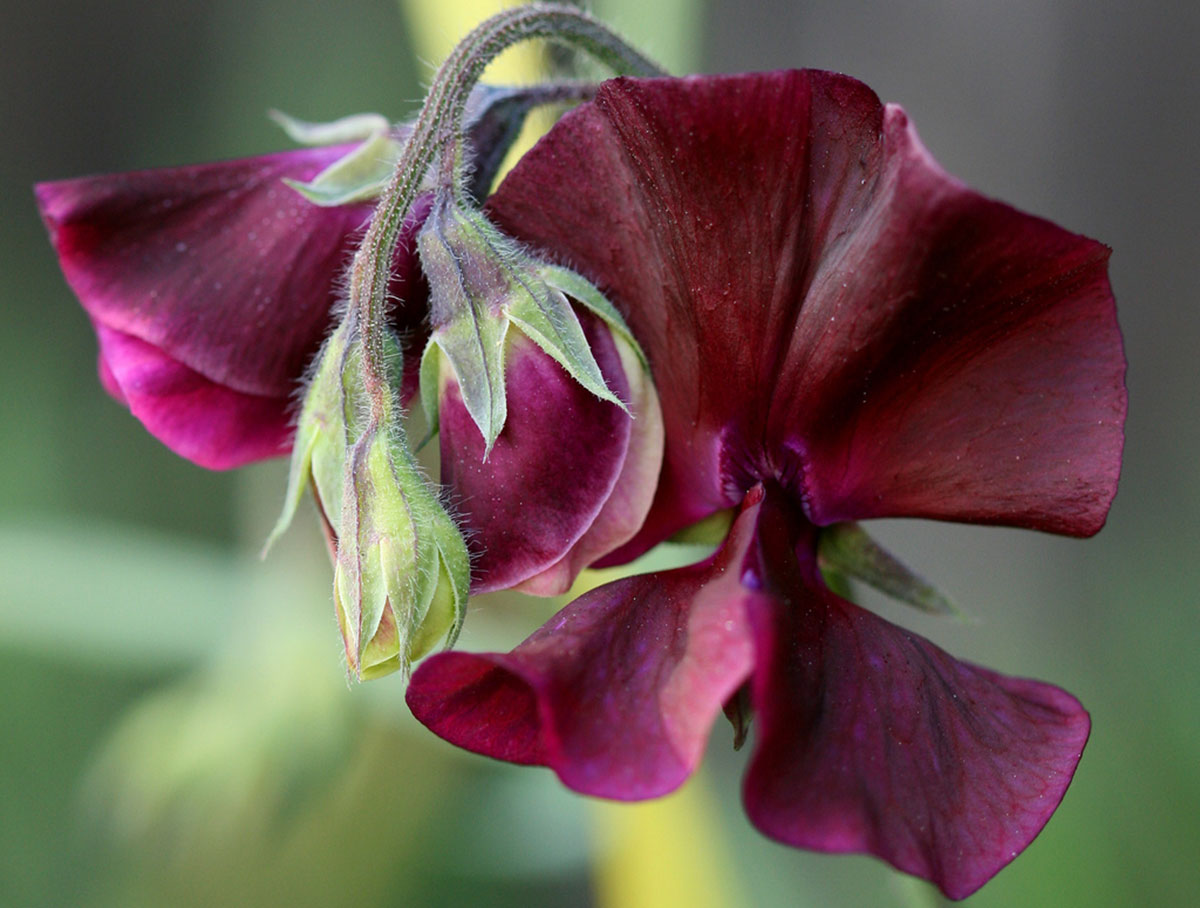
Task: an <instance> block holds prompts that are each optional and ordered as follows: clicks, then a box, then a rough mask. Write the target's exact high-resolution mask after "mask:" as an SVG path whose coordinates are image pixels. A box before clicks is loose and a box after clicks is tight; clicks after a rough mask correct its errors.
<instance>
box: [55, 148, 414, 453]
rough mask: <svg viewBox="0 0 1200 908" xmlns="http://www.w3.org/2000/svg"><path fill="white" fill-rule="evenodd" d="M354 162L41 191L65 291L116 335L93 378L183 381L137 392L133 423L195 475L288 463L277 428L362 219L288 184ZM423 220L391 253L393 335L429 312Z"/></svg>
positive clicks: (309, 155) (74, 184)
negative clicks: (196, 467)
mask: <svg viewBox="0 0 1200 908" xmlns="http://www.w3.org/2000/svg"><path fill="white" fill-rule="evenodd" d="M347 150H348V146H334V147H327V148H316V149H304V150H300V151H291V152H283V153H280V154H274V155H267V156H264V157H259V158H247V159H243V160H237V161H226V162H222V163H217V164H201V165H196V166H192V167H179V168H169V169H160V170H146V171H139V172H135V173H127V174H114V175H108V176H97V177H84V178H82V179H75V180H63V181H60V182H55V183H42V184H39V185H38V186H37V187H36V192H37V199H38V205H39V207H40V208H41V211H42V217H43V219H44V220H45V222H46V226H47V228H48V229H49V231H50V236H51V239H52V241H53V243H54V246H55V249H56V251H57V252H58V256H59V261H60V264H61V265H62V269H63V272H64V274H65V275H66V278H67V281H68V283H69V284H70V285H71V288H72V289H73V290H74V291H75V293H76V294H77V295H78V296H79V299H80V301H81V302H82V303H83V307H84V309H86V310H87V312H88V314H89V315H90V316H91V318H92V321H93V323H94V324H95V325H96V326H98V329H99V327H103V328H104V329H106V330H107V331H109V332H110V334H111V335H112V336H111V337H110V338H109V339H108V341H105V340H104V339H103V338H102V339H101V342H102V344H104V343H107V346H108V347H109V352H108V353H107V354H102V356H101V381H102V382H103V383H104V385H105V387H106V388H107V389H108V390H109V391H110V392H113V393H114V396H116V397H118V399H124V398H125V397H126V394H125V393H124V391H118V390H116V386H117V385H125V384H129V383H130V379H128V377H127V378H126V379H124V380H122V381H115V380H114V378H113V374H112V372H113V371H117V372H121V371H123V370H124V371H129V370H130V369H131V370H133V371H134V372H137V373H138V376H139V377H138V378H137V379H136V381H137V382H140V383H142V384H143V385H145V384H146V381H145V376H146V371H145V367H146V362H147V361H148V358H151V357H152V353H151V351H157V353H158V357H159V359H161V361H162V363H163V364H169V367H170V368H175V369H178V370H180V371H179V372H178V375H179V376H185V375H186V376H187V378H186V379H184V378H178V379H172V380H171V381H166V380H165V379H164V378H162V375H165V374H166V373H162V375H160V376H159V378H158V379H156V380H155V382H153V383H151V384H153V386H154V387H156V388H165V387H170V388H171V389H172V390H171V391H170V393H169V394H166V393H160V392H158V391H155V392H154V393H152V394H144V393H143V394H141V399H140V401H139V406H140V409H139V408H135V412H136V413H137V415H138V416H139V418H141V420H142V421H143V422H144V423H145V424H146V426H147V427H148V428H149V429H150V431H151V432H152V433H154V434H155V435H156V436H158V437H159V438H160V439H161V440H162V441H163V442H165V443H166V444H167V445H168V446H169V447H170V448H171V449H172V450H174V451H176V452H178V453H180V454H183V456H185V457H188V458H189V459H191V460H193V461H195V462H196V463H199V464H202V465H204V466H214V465H216V464H222V465H224V466H236V465H238V464H240V463H245V462H247V461H249V460H253V459H257V458H259V457H265V456H273V455H275V454H280V453H286V451H287V444H286V436H285V440H284V443H283V444H279V443H277V440H278V427H279V425H280V424H281V423H285V422H286V421H287V416H288V412H289V409H290V407H291V404H292V398H293V396H294V394H295V392H296V389H297V387H298V386H299V382H300V378H301V376H302V375H303V374H304V369H305V367H306V366H307V364H308V361H309V359H310V358H311V357H312V355H313V354H314V353H315V352H316V350H317V348H318V347H319V346H320V343H321V339H322V337H323V336H324V334H325V332H326V331H327V330H328V329H329V327H330V308H331V306H332V305H333V304H334V302H335V301H336V297H337V292H338V290H337V288H338V284H339V281H340V280H341V278H342V275H343V272H344V270H345V268H346V266H347V265H348V263H349V261H350V258H351V255H352V253H353V250H354V243H355V240H356V238H357V236H358V234H359V231H360V228H361V227H363V226H364V224H365V222H366V221H367V219H368V218H369V216H370V213H371V206H370V205H369V204H368V205H350V206H344V207H338V208H322V207H319V206H316V205H313V204H311V203H309V202H307V201H305V200H304V199H303V198H302V197H301V196H300V195H299V194H297V193H296V192H295V191H293V190H292V189H290V188H288V187H287V186H286V185H285V184H284V183H283V182H282V180H283V178H285V177H288V178H292V179H296V180H306V179H309V178H311V177H313V176H314V175H316V174H317V173H318V172H319V171H320V170H322V169H323V168H324V167H325V166H327V165H328V164H330V163H331V162H333V161H334V160H336V159H337V158H338V157H339V156H341V155H342V154H344V153H345V152H346V151H347ZM427 210H428V199H425V200H423V201H422V203H421V204H420V205H419V206H418V207H417V208H416V209H414V211H413V212H412V213H411V214H410V216H409V221H408V224H407V225H406V228H405V231H406V235H407V236H408V238H409V241H408V242H406V243H402V244H401V249H400V250H399V251H398V253H397V260H396V263H395V273H396V277H395V285H396V286H395V291H394V295H396V296H397V297H399V298H406V299H407V301H408V302H409V303H410V304H411V305H408V306H405V307H402V308H401V311H400V313H399V315H400V319H401V322H402V324H401V325H399V327H400V328H401V330H402V331H403V330H412V329H413V328H414V327H415V326H418V325H419V324H420V321H421V319H422V317H423V314H424V292H425V289H424V286H423V282H421V281H420V280H419V276H418V274H417V273H416V264H415V256H413V255H412V254H411V248H410V247H411V236H412V234H413V232H414V231H415V229H416V227H417V226H418V224H419V221H420V220H421V218H422V217H423V216H424V214H425V213H426V212H427ZM118 335H119V336H120V338H122V340H121V341H120V343H119V344H118V343H117V342H116V341H115V340H114V339H113V337H116V336H118ZM133 341H138V342H140V344H142V345H144V346H137V345H133V344H132V342H133ZM145 347H148V348H149V349H145ZM134 350H136V352H135V353H132V354H130V355H132V356H134V359H135V362H134V363H133V364H132V365H131V366H130V367H129V369H124V367H121V366H120V364H119V363H117V361H116V360H117V359H119V358H120V357H122V356H125V355H126V354H129V353H130V351H134ZM164 368H167V366H166V365H164ZM106 370H107V371H106ZM410 371H412V372H413V373H414V374H415V368H414V369H412V370H410ZM189 383H190V390H188V391H187V392H186V393H187V400H188V402H189V403H188V409H187V411H186V414H185V413H184V412H182V411H181V412H177V413H172V412H169V410H168V409H167V407H166V404H165V402H166V400H167V399H168V398H170V399H172V400H174V401H176V402H177V401H178V399H179V394H180V393H182V392H180V391H179V389H180V388H182V387H184V385H188V384H189ZM411 384H412V380H411V378H410V380H409V381H408V382H407V383H406V386H407V385H411ZM147 386H149V385H147ZM202 386H206V388H205V390H204V392H203V393H201V391H200V390H199V389H200V388H201V387H202ZM209 406H211V407H212V408H213V409H212V410H208V409H206V407H209ZM193 423H194V425H193ZM206 439H207V441H205V440H206ZM205 445H207V447H206V446H205Z"/></svg>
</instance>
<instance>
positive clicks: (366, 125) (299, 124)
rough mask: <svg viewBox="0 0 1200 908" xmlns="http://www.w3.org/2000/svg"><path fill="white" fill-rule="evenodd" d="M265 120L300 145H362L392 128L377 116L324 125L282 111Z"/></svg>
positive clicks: (359, 116)
mask: <svg viewBox="0 0 1200 908" xmlns="http://www.w3.org/2000/svg"><path fill="white" fill-rule="evenodd" d="M267 116H268V117H270V118H271V119H272V120H274V121H275V122H276V123H277V124H278V125H279V127H280V128H281V129H282V130H283V131H284V132H286V133H287V134H288V138H289V139H291V140H292V141H293V142H297V143H299V144H300V145H340V144H341V143H343V142H361V141H362V140H363V139H369V138H370V137H371V136H373V135H376V134H378V133H385V132H387V131H388V129H389V128H390V127H391V124H390V123H388V119H387V117H385V116H384V115H383V114H377V113H360V114H350V115H349V116H346V117H341V118H339V119H337V120H331V121H329V122H327V123H313V122H311V121H309V120H301V119H299V118H297V117H293V116H291V115H289V114H285V113H284V112H283V111H281V110H269V111H267Z"/></svg>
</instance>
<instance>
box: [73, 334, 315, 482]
mask: <svg viewBox="0 0 1200 908" xmlns="http://www.w3.org/2000/svg"><path fill="white" fill-rule="evenodd" d="M95 328H96V337H97V338H98V339H99V341H100V356H99V371H100V379H101V382H102V383H103V384H104V387H105V389H106V390H107V391H108V392H109V393H110V394H112V395H113V397H115V398H116V399H117V400H119V401H120V402H121V403H123V404H125V405H126V406H127V407H128V408H129V411H130V412H131V413H133V415H134V416H136V417H137V418H138V419H140V420H141V421H142V423H143V424H145V426H146V428H147V429H148V430H149V431H150V433H151V434H152V435H154V436H155V437H157V438H161V439H164V440H168V439H169V444H170V446H171V449H172V450H173V451H175V452H176V453H177V454H180V455H181V456H183V457H186V458H187V459H188V460H191V461H192V462H194V463H197V464H199V465H200V466H202V467H208V468H209V469H212V470H224V469H229V468H231V467H236V466H241V465H242V464H245V463H250V462H252V461H255V460H262V459H264V458H267V457H274V456H276V455H279V454H284V453H286V452H287V450H288V447H289V446H290V444H291V436H292V426H291V420H290V419H289V418H288V415H287V412H286V410H285V408H283V407H281V406H280V402H279V400H278V399H276V398H273V397H259V396H256V395H254V394H245V393H242V392H240V391H233V390H231V389H229V388H225V387H222V386H221V385H218V384H216V383H215V382H212V381H209V380H208V379H207V378H205V377H204V376H203V375H201V374H199V373H198V372H196V371H194V370H192V369H189V368H188V367H187V366H185V365H183V364H182V363H180V362H178V361H176V360H173V359H171V358H170V357H169V356H167V355H166V354H165V353H163V351H162V350H160V349H159V348H158V347H155V346H153V345H152V344H148V343H146V342H145V341H143V340H139V339H138V338H136V337H134V336H133V335H131V334H125V333H123V332H121V331H114V330H112V329H111V328H106V327H105V326H104V325H101V324H96V325H95Z"/></svg>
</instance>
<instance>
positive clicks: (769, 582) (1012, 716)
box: [744, 500, 1089, 898]
mask: <svg viewBox="0 0 1200 908" xmlns="http://www.w3.org/2000/svg"><path fill="white" fill-rule="evenodd" d="M805 523H806V522H805V521H803V519H802V518H801V519H800V520H796V519H794V518H789V516H788V514H787V510H786V508H785V507H780V506H778V505H777V503H773V502H771V501H770V500H768V504H767V505H766V506H764V508H763V511H762V515H761V517H760V520H759V537H758V552H757V560H758V563H759V567H758V569H757V572H756V573H757V574H758V576H759V579H760V582H761V583H762V584H763V586H764V587H765V588H766V589H768V590H769V591H770V592H771V593H772V594H773V595H772V598H771V599H757V600H754V601H752V602H750V603H749V607H750V610H751V616H752V624H753V627H754V639H755V658H756V668H755V672H754V678H753V681H752V684H751V700H752V702H753V704H754V709H755V715H756V718H755V724H756V736H757V745H756V747H755V750H754V755H753V759H752V760H751V763H750V768H749V771H748V773H747V776H746V780H745V787H744V796H745V803H746V810H747V812H748V814H749V815H750V818H751V820H752V821H753V822H754V824H755V825H756V826H757V827H758V828H759V829H760V830H762V831H763V832H765V833H766V834H767V835H769V836H771V837H772V838H775V839H778V840H780V841H782V842H785V843H787V844H789V845H795V846H798V847H802V848H812V849H816V850H820V851H830V852H868V853H871V854H875V855H877V856H879V857H881V858H883V859H885V860H887V861H889V862H890V863H892V864H894V865H895V866H896V867H898V868H900V869H901V870H904V871H907V872H909V873H913V874H916V875H918V876H921V877H924V878H926V879H929V880H931V881H933V882H934V883H936V884H937V885H938V886H939V887H941V889H942V890H943V891H944V892H945V893H946V894H947V895H948V896H950V897H951V898H963V897H965V896H967V895H970V894H971V893H972V892H974V891H975V890H976V889H978V888H979V887H980V886H982V885H983V884H984V883H985V882H986V881H987V880H988V879H990V878H991V877H992V876H993V875H994V874H995V873H996V872H997V871H998V870H1000V869H1001V868H1002V867H1003V866H1005V865H1006V864H1007V863H1008V862H1009V861H1010V860H1012V858H1014V857H1015V856H1016V855H1017V854H1018V853H1019V852H1020V851H1021V850H1022V849H1024V848H1025V846H1026V845H1028V844H1029V842H1030V841H1031V840H1032V839H1033V838H1034V837H1035V836H1036V835H1037V834H1038V832H1039V831H1041V829H1042V827H1043V826H1044V825H1045V823H1046V821H1047V820H1048V819H1049V818H1050V815H1051V814H1052V813H1053V812H1054V810H1055V808H1056V807H1057V806H1058V804H1059V801H1060V800H1061V799H1062V797H1063V794H1064V792H1065V791H1066V788H1067V786H1068V784H1070V781H1071V777H1072V775H1073V773H1074V771H1075V766H1076V763H1077V762H1078V761H1079V757H1080V754H1081V753H1082V750H1083V746H1084V744H1085V743H1086V741H1087V737H1088V729H1089V722H1088V716H1087V713H1086V712H1084V710H1083V708H1082V707H1081V706H1080V705H1079V702H1078V701H1077V700H1076V699H1075V698H1074V697H1072V696H1071V695H1070V694H1068V693H1066V692H1065V691H1062V690H1060V689H1058V688H1056V687H1051V686H1050V685H1047V684H1041V683H1039V682H1036V681H1027V680H1021V679H1016V678H1006V677H1004V676H1002V675H999V674H996V673H994V672H991V671H988V670H987V669H983V668H978V667H976V666H973V665H968V664H966V663H963V662H959V661H957V660H955V659H954V658H952V657H951V656H948V655H947V654H946V653H944V652H943V651H942V650H940V649H938V648H937V647H936V646H934V645H933V644H932V643H930V642H929V641H927V640H924V639H922V638H920V637H918V636H916V635H915V634H912V633H909V632H908V631H905V630H903V629H902V628H899V627H896V626H894V625H892V624H889V623H888V622H886V621H884V620H882V619H881V618H878V617H877V616H875V615H872V614H870V613H869V612H866V611H864V610H863V609H860V608H858V607H857V606H855V605H853V604H851V603H849V602H846V601H845V600H843V599H840V598H839V597H837V596H835V595H833V594H832V593H830V592H829V591H828V590H827V589H826V588H825V587H824V585H823V584H822V582H821V580H820V578H819V576H818V574H817V568H816V565H815V558H814V557H813V555H812V550H811V539H812V528H811V527H807V529H805V528H804V524H805ZM798 528H799V529H798ZM797 541H799V548H797V547H796V546H797ZM764 602H765V603H766V604H765V605H764Z"/></svg>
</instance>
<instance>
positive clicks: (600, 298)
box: [540, 263, 649, 368]
mask: <svg viewBox="0 0 1200 908" xmlns="http://www.w3.org/2000/svg"><path fill="white" fill-rule="evenodd" d="M540 274H541V277H542V280H544V281H545V282H546V283H547V284H549V285H550V286H551V287H553V288H554V289H555V290H558V291H559V292H561V293H565V294H566V295H567V296H569V297H571V298H572V299H574V300H578V302H579V303H580V304H581V305H583V306H584V308H586V309H588V310H589V311H590V312H592V313H593V314H594V315H597V316H599V317H600V318H601V319H602V320H603V321H604V323H605V324H606V325H608V326H609V327H610V328H612V330H613V331H614V332H615V333H616V334H619V335H620V336H621V337H623V338H624V339H625V340H626V341H627V342H628V343H629V345H630V346H631V347H633V349H634V351H636V352H637V355H638V359H639V360H640V361H641V363H642V368H649V364H648V363H647V362H646V354H645V353H643V352H642V347H641V345H640V344H639V343H638V342H637V338H635V337H634V336H633V332H632V331H630V330H629V326H628V325H627V324H625V319H624V318H623V317H622V316H621V313H620V312H618V311H617V307H616V306H614V305H613V304H612V303H610V302H609V301H608V298H607V297H605V295H604V294H603V293H601V292H600V291H599V290H598V289H596V287H595V285H593V284H592V282H591V281H589V280H588V279H587V278H585V277H584V276H583V275H581V274H576V273H575V272H574V271H572V270H571V269H570V268H563V267H561V266H559V265H551V264H549V263H543V264H542V266H541V269H540Z"/></svg>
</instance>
